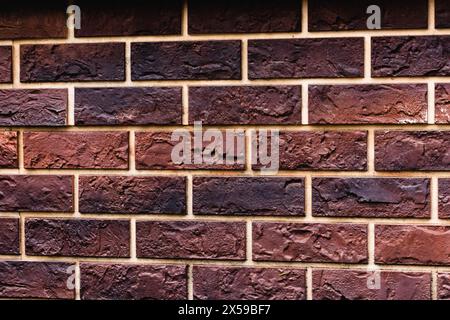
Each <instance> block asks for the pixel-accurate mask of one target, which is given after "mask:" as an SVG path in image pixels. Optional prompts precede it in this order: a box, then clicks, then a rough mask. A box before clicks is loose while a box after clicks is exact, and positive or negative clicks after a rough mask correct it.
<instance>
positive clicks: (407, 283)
mask: <svg viewBox="0 0 450 320" xmlns="http://www.w3.org/2000/svg"><path fill="white" fill-rule="evenodd" d="M376 276H379V279H380V288H379V289H376V288H369V287H368V285H367V284H368V283H370V281H371V279H374V277H376ZM313 299H314V300H430V299H431V274H430V273H420V272H390V271H383V272H379V273H373V272H366V271H356V270H314V271H313Z"/></svg>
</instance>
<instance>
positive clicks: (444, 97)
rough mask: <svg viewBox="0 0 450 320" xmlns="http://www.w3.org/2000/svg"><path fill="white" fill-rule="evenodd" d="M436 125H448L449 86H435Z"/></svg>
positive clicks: (449, 116)
mask: <svg viewBox="0 0 450 320" xmlns="http://www.w3.org/2000/svg"><path fill="white" fill-rule="evenodd" d="M435 102H436V109H435V113H436V114H435V116H436V123H438V124H447V123H450V84H437V85H436V95H435Z"/></svg>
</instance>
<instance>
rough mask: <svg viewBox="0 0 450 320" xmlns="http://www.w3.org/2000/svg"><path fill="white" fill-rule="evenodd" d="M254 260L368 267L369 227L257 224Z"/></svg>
mask: <svg viewBox="0 0 450 320" xmlns="http://www.w3.org/2000/svg"><path fill="white" fill-rule="evenodd" d="M253 259H254V260H256V261H302V262H332V263H364V262H367V226H365V225H361V224H338V223H336V224H312V223H311V224H304V223H272V222H254V223H253Z"/></svg>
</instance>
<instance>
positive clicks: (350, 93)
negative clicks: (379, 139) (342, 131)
mask: <svg viewBox="0 0 450 320" xmlns="http://www.w3.org/2000/svg"><path fill="white" fill-rule="evenodd" d="M427 92H428V90H427V85H426V84H394V85H324V86H318V85H315V86H310V87H309V123H311V124H407V123H408V124H409V123H427V112H428V102H427Z"/></svg>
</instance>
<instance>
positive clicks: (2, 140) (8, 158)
mask: <svg viewBox="0 0 450 320" xmlns="http://www.w3.org/2000/svg"><path fill="white" fill-rule="evenodd" d="M17 167H18V163H17V132H15V131H4V132H0V168H2V169H6V168H17Z"/></svg>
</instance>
